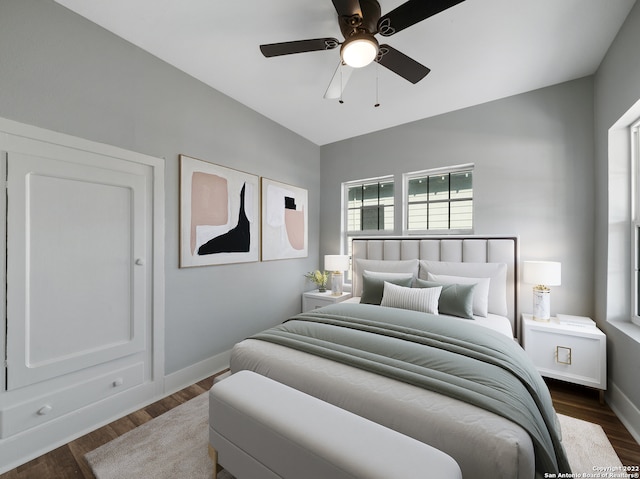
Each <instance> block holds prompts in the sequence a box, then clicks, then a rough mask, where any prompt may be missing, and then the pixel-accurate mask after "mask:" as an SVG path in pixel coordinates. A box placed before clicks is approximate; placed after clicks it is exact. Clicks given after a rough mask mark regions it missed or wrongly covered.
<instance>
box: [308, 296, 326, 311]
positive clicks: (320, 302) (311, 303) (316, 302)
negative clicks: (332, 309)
mask: <svg viewBox="0 0 640 479" xmlns="http://www.w3.org/2000/svg"><path fill="white" fill-rule="evenodd" d="M330 304H333V303H332V302H331V301H327V300H326V299H318V298H305V302H304V309H305V311H311V310H312V309H316V308H322V307H323V306H328V305H330Z"/></svg>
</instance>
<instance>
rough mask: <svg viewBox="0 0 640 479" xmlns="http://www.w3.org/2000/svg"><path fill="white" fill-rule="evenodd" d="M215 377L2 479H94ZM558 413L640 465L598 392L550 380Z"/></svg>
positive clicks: (636, 450)
mask: <svg viewBox="0 0 640 479" xmlns="http://www.w3.org/2000/svg"><path fill="white" fill-rule="evenodd" d="M213 378H214V376H212V377H210V378H207V379H205V380H203V381H200V382H199V383H196V384H194V385H192V386H189V387H188V388H185V389H183V390H181V391H179V392H177V393H175V394H173V395H171V396H168V397H166V398H164V399H162V400H160V401H157V402H155V403H153V404H151V405H149V406H147V407H145V408H143V409H141V410H139V411H136V412H134V413H133V414H130V415H128V416H126V417H124V418H122V419H118V420H117V421H114V422H112V423H111V424H108V425H107V426H104V427H102V428H100V429H97V430H96V431H93V432H91V433H89V434H87V435H85V436H83V437H81V438H79V439H76V440H75V441H72V442H70V443H69V444H66V445H64V446H62V447H59V448H58V449H56V450H54V451H52V452H50V453H48V454H45V455H44V456H41V457H39V458H37V459H34V460H33V461H30V462H28V463H27V464H24V465H22V466H20V467H18V468H16V469H14V470H12V471H9V472H7V473H5V474H2V475H0V479H72V478H78V479H95V477H94V476H93V474H92V473H91V470H90V469H89V466H88V465H87V463H86V462H85V460H84V455H85V454H86V453H87V452H89V451H92V450H93V449H96V448H97V447H99V446H101V445H102V444H105V443H107V442H109V441H110V440H112V439H114V438H116V437H118V436H120V435H122V434H124V433H126V432H127V431H130V430H131V429H134V428H135V427H137V426H139V425H141V424H144V423H145V422H147V421H149V420H151V419H153V418H154V417H157V416H159V415H160V414H162V413H164V412H166V411H168V410H170V409H172V408H174V407H176V406H178V405H180V404H182V403H184V402H186V401H188V400H189V399H192V398H194V397H196V396H197V395H199V394H202V393H204V392H206V391H208V390H209V389H210V388H211V386H212V384H213ZM547 383H548V384H549V389H550V390H551V396H552V398H553V404H554V407H555V408H556V411H557V412H558V413H560V414H565V415H567V416H572V417H576V418H578V419H583V420H585V421H589V422H593V423H596V424H600V425H601V426H602V428H603V429H604V431H605V433H606V434H607V436H608V437H609V440H610V441H611V444H612V445H613V447H614V449H615V450H616V452H617V454H618V456H619V457H620V460H621V461H622V463H623V464H625V465H628V466H635V465H638V464H640V445H638V443H637V442H636V441H635V440H634V439H633V436H631V434H630V433H629V432H628V431H627V429H626V428H625V427H624V425H623V424H622V423H621V422H620V420H619V419H618V418H617V417H616V415H615V414H614V413H613V411H611V409H610V408H609V406H607V405H606V404H604V405H602V404H600V401H599V396H598V392H597V391H595V390H592V389H588V388H583V387H581V386H574V385H571V384H567V383H563V382H560V381H553V380H548V381H547Z"/></svg>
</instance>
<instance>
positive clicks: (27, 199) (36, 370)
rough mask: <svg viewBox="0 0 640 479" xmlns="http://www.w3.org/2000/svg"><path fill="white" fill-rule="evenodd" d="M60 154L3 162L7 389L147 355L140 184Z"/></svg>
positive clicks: (135, 177) (139, 179)
mask: <svg viewBox="0 0 640 479" xmlns="http://www.w3.org/2000/svg"><path fill="white" fill-rule="evenodd" d="M68 155H69V157H68V158H64V160H63V159H60V158H57V159H53V158H41V157H37V156H31V155H25V154H18V153H9V155H8V167H7V170H8V209H7V224H8V236H7V333H8V334H7V359H8V369H7V386H8V389H15V388H19V387H23V386H26V385H29V384H33V383H36V382H39V381H42V380H45V379H48V378H51V377H55V376H60V375H63V374H66V373H70V372H73V371H77V370H80V369H84V368H87V367H91V366H93V365H96V364H99V363H103V362H106V361H110V360H113V359H116V358H119V357H122V356H126V355H130V354H134V353H137V352H140V351H143V350H144V349H145V341H146V340H145V336H146V335H145V328H146V326H145V324H146V323H145V316H146V314H147V313H146V307H147V306H146V296H147V295H146V274H145V270H146V267H145V259H146V254H145V249H146V248H145V241H146V239H145V237H146V231H145V230H146V224H147V223H146V221H145V219H144V215H145V208H146V206H145V201H146V198H147V195H146V193H145V188H146V186H145V185H146V180H145V177H144V175H141V174H140V172H139V171H135V168H132V170H131V171H127V170H126V168H125V169H124V170H120V169H119V170H112V169H107V168H103V167H99V166H96V165H95V164H90V163H83V162H82V161H81V156H82V153H81V152H72V151H69V152H68ZM74 155H78V158H74ZM105 163H106V162H105Z"/></svg>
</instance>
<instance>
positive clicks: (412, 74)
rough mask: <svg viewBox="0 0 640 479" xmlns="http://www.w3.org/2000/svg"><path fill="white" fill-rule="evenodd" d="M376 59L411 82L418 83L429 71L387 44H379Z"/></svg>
mask: <svg viewBox="0 0 640 479" xmlns="http://www.w3.org/2000/svg"><path fill="white" fill-rule="evenodd" d="M376 61H377V62H378V63H379V64H380V65H382V66H383V67H385V68H388V69H389V70H391V71H392V72H394V73H397V74H398V75H400V76H401V77H402V78H404V79H405V80H408V81H410V82H411V83H413V84H415V83H418V82H419V81H420V80H422V79H423V78H424V77H425V76H427V74H428V73H429V72H430V71H431V70H430V69H429V68H427V67H425V66H424V65H422V64H420V63H418V62H417V61H415V60H414V59H413V58H411V57H408V56H407V55H405V54H404V53H402V52H399V51H398V50H396V49H395V48H393V47H390V46H389V45H380V51H379V53H378V58H377V59H376Z"/></svg>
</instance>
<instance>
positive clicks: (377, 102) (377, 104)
mask: <svg viewBox="0 0 640 479" xmlns="http://www.w3.org/2000/svg"><path fill="white" fill-rule="evenodd" d="M378 68H379V63H377V62H376V104H375V105H373V106H374V108H378V107H379V106H380V100H379V91H378V90H379V88H378V79H379V76H378V71H379V70H378Z"/></svg>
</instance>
